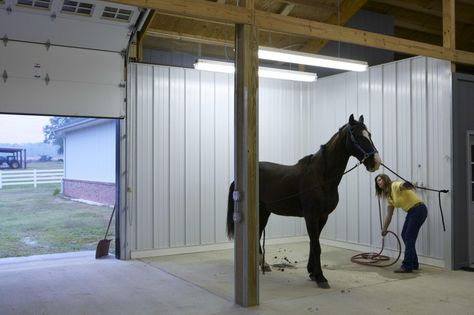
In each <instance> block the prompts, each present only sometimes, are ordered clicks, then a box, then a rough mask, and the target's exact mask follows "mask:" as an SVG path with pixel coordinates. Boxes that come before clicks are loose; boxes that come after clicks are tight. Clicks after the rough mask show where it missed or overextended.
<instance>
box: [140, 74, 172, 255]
mask: <svg viewBox="0 0 474 315" xmlns="http://www.w3.org/2000/svg"><path fill="white" fill-rule="evenodd" d="M136 68H137V69H140V68H151V67H146V66H137V67H136ZM153 74H154V77H153V83H152V91H153V104H152V105H153V108H154V110H153V116H151V117H153V124H152V126H150V127H151V128H152V129H151V130H152V132H150V134H151V136H152V137H153V154H152V155H151V156H150V155H148V156H146V157H144V158H145V159H146V162H147V163H149V164H150V163H151V164H152V165H151V168H149V169H148V170H147V171H148V173H150V170H153V186H152V187H153V195H152V196H147V197H146V198H148V199H150V197H151V198H152V201H153V203H152V204H151V205H150V208H149V209H147V211H152V212H153V213H154V216H153V226H154V227H155V229H154V230H150V229H148V230H146V231H144V232H146V233H152V234H153V236H154V244H153V248H168V247H169V246H170V231H171V229H172V227H171V226H170V221H171V220H170V212H169V209H170V186H169V180H170V168H169V163H170V140H169V139H170V121H169V115H170V105H169V104H170V101H169V99H170V94H169V91H170V69H169V68H163V67H154V68H153ZM138 98H139V97H137V99H138ZM138 110H139V108H138V107H137V111H138ZM131 112H134V111H133V110H132V111H131ZM138 122H139V120H137V121H136V123H137V125H139V124H140V123H138ZM139 161H140V160H138V161H137V166H136V167H137V172H138V168H140V169H141V168H143V167H145V166H146V165H141V164H138V163H139ZM152 161H153V162H152ZM157 208H158V209H163V211H155V210H154V209H157ZM135 211H142V210H141V209H140V210H138V209H137V210H135ZM140 228H141V227H140ZM135 248H141V247H138V246H137V247H135Z"/></svg>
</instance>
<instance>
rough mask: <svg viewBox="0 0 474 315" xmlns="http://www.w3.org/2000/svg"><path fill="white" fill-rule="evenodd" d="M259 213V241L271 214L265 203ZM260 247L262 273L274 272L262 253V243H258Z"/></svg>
mask: <svg viewBox="0 0 474 315" xmlns="http://www.w3.org/2000/svg"><path fill="white" fill-rule="evenodd" d="M259 211H260V213H259V214H260V218H259V223H260V226H259V240H261V239H262V234H263V231H264V230H265V226H266V225H267V222H268V218H269V217H270V212H269V211H267V207H266V206H265V204H264V203H260V209H259ZM258 246H259V254H260V255H259V260H258V264H259V266H260V268H262V271H263V272H264V273H265V272H270V271H272V268H271V267H270V265H269V264H268V263H267V262H266V261H265V257H264V256H263V251H262V245H261V244H260V242H258Z"/></svg>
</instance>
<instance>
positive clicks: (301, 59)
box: [258, 47, 367, 71]
mask: <svg viewBox="0 0 474 315" xmlns="http://www.w3.org/2000/svg"><path fill="white" fill-rule="evenodd" d="M258 58H259V59H265V60H274V61H281V62H288V63H297V64H301V65H308V66H315V67H324V68H333V69H341V70H350V71H365V70H367V62H365V61H358V60H352V59H345V58H336V57H330V56H322V55H315V54H308V53H304V52H299V51H291V50H284V49H277V48H269V47H262V48H259V49H258Z"/></svg>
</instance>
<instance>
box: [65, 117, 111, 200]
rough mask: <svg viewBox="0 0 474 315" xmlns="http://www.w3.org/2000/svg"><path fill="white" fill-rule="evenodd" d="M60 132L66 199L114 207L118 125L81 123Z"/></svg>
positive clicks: (94, 121) (95, 121)
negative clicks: (62, 144)
mask: <svg viewBox="0 0 474 315" xmlns="http://www.w3.org/2000/svg"><path fill="white" fill-rule="evenodd" d="M60 131H61V132H62V133H63V134H64V182H63V193H64V195H65V196H67V197H70V198H77V199H83V200H88V201H94V202H99V203H104V204H109V205H113V204H114V202H115V163H116V162H115V160H116V157H115V153H116V152H115V148H116V144H115V142H116V121H115V120H113V119H94V118H89V119H82V120H79V121H75V122H74V123H72V124H70V125H68V126H65V127H63V128H61V130H60Z"/></svg>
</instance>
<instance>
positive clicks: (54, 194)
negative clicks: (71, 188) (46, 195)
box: [53, 188, 61, 196]
mask: <svg viewBox="0 0 474 315" xmlns="http://www.w3.org/2000/svg"><path fill="white" fill-rule="evenodd" d="M60 192H61V190H60V189H59V188H55V189H54V190H53V196H57V195H59V193H60Z"/></svg>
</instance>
